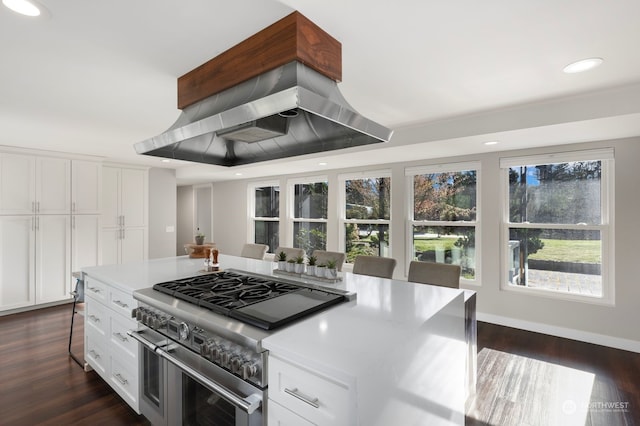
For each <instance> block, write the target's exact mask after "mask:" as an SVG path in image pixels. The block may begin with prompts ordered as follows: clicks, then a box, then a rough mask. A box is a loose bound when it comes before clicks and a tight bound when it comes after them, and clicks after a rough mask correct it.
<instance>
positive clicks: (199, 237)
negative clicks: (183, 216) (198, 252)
mask: <svg viewBox="0 0 640 426" xmlns="http://www.w3.org/2000/svg"><path fill="white" fill-rule="evenodd" d="M196 244H197V245H199V246H201V245H203V244H204V234H203V233H202V232H200V228H198V230H197V231H196Z"/></svg>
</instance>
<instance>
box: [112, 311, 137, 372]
mask: <svg viewBox="0 0 640 426" xmlns="http://www.w3.org/2000/svg"><path fill="white" fill-rule="evenodd" d="M135 324H136V323H133V322H130V321H127V320H125V319H124V318H121V317H120V316H119V315H112V316H111V334H110V339H111V345H112V348H114V349H116V348H118V349H121V351H119V352H118V353H123V354H126V355H127V356H129V357H131V359H130V360H128V362H135V360H136V359H138V342H137V341H136V340H134V338H133V337H131V336H129V335H128V334H127V331H129V330H131V329H134V328H136V327H135Z"/></svg>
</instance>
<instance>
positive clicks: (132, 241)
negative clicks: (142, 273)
mask: <svg viewBox="0 0 640 426" xmlns="http://www.w3.org/2000/svg"><path fill="white" fill-rule="evenodd" d="M120 242H121V246H120V247H121V252H120V263H126V262H139V261H142V260H145V259H146V258H147V230H146V229H145V228H124V229H122V239H121V240H120Z"/></svg>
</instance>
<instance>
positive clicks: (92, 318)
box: [89, 315, 100, 322]
mask: <svg viewBox="0 0 640 426" xmlns="http://www.w3.org/2000/svg"><path fill="white" fill-rule="evenodd" d="M89 319H91V321H93V322H100V318H98V317H97V316H95V315H89Z"/></svg>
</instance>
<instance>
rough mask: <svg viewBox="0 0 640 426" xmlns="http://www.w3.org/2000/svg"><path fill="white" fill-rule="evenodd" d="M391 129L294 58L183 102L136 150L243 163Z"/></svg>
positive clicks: (361, 140)
mask: <svg viewBox="0 0 640 426" xmlns="http://www.w3.org/2000/svg"><path fill="white" fill-rule="evenodd" d="M391 134H392V131H391V130H390V129H387V128H386V127H384V126H381V125H380V124H377V123H375V122H373V121H371V120H368V119H367V118H365V117H362V116H361V115H359V114H358V113H357V112H355V111H354V109H353V108H352V107H351V106H350V105H349V104H348V103H347V101H346V100H345V99H344V97H343V96H342V94H341V93H340V91H339V89H338V86H337V83H336V82H335V81H333V80H332V79H330V78H328V77H325V76H324V75H322V74H320V73H318V72H317V71H315V70H313V69H311V68H309V67H307V66H305V65H303V64H302V63H300V62H298V61H293V62H289V63H287V64H285V65H282V66H280V67H278V68H275V69H272V70H271V71H267V72H265V73H263V74H261V75H259V76H257V77H254V78H252V79H250V80H246V81H244V82H242V83H239V84H237V85H236V86H234V87H231V88H229V89H226V90H224V91H222V92H220V93H218V94H215V95H213V96H210V97H208V98H206V99H203V100H201V101H199V102H197V103H195V104H193V105H190V106H188V107H186V108H184V109H183V112H182V114H181V115H180V117H179V118H178V120H177V121H176V122H175V124H174V125H173V126H171V128H169V129H168V130H167V131H165V132H164V133H162V134H160V135H158V136H155V137H153V138H151V139H147V140H145V141H143V142H140V143H137V144H136V145H135V150H136V152H137V153H138V154H145V155H153V156H157V157H165V158H173V159H179V160H187V161H193V162H198V163H207V164H216V165H221V166H237V165H242V164H249V163H255V162H259V161H267V160H273V159H277V158H285V157H293V156H298V155H304V154H311V153H316V152H323V151H332V150H336V149H342V148H349V147H354V146H360V145H367V144H372V143H379V142H387V141H389V139H390V137H391Z"/></svg>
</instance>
